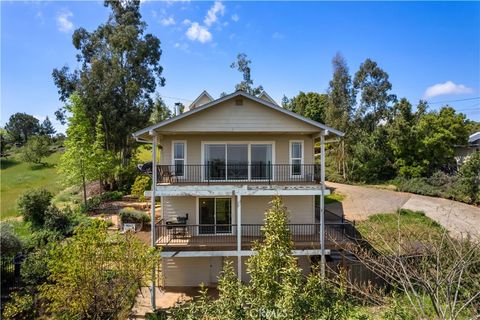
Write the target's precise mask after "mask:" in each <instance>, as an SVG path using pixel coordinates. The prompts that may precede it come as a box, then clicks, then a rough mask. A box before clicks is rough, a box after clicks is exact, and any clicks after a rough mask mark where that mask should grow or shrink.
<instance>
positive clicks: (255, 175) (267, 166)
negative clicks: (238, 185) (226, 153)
mask: <svg viewBox="0 0 480 320" xmlns="http://www.w3.org/2000/svg"><path fill="white" fill-rule="evenodd" d="M251 177H252V180H267V179H271V178H272V145H271V144H252V145H251Z"/></svg>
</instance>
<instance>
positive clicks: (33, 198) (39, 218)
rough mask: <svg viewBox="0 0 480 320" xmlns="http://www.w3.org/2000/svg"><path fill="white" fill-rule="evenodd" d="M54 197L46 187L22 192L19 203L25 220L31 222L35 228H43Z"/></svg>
mask: <svg viewBox="0 0 480 320" xmlns="http://www.w3.org/2000/svg"><path fill="white" fill-rule="evenodd" d="M52 197H53V195H52V194H51V193H50V192H49V191H47V190H46V189H33V190H29V191H27V192H25V193H24V194H22V195H21V196H20V198H19V199H18V201H17V205H18V209H19V211H20V213H21V214H22V215H23V220H25V221H29V222H31V223H32V227H33V228H37V229H38V228H42V227H43V224H44V223H45V212H46V211H47V209H48V207H49V206H50V202H51V200H52Z"/></svg>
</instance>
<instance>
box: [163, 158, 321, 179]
mask: <svg viewBox="0 0 480 320" xmlns="http://www.w3.org/2000/svg"><path fill="white" fill-rule="evenodd" d="M157 182H158V183H207V184H209V183H232V182H233V183H235V182H253V183H255V182H259V183H261V182H264V183H269V184H270V183H274V182H317V183H319V182H320V166H319V165H318V164H272V163H238V164H225V163H223V162H207V163H206V164H186V165H184V164H176V165H157Z"/></svg>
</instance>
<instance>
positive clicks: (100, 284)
mask: <svg viewBox="0 0 480 320" xmlns="http://www.w3.org/2000/svg"><path fill="white" fill-rule="evenodd" d="M91 220H92V223H91V225H90V226H88V227H83V226H82V227H80V228H78V229H77V230H76V232H75V235H74V236H73V237H72V238H70V239H69V240H68V241H63V242H62V243H58V244H56V245H55V246H54V247H53V248H52V249H51V250H49V260H48V268H49V271H50V276H49V281H48V282H47V283H45V284H43V285H42V286H40V296H41V297H43V298H44V299H45V302H46V304H47V309H48V310H49V311H50V312H51V313H52V315H53V317H54V318H56V319H127V318H128V315H129V314H130V312H131V308H132V306H133V305H134V303H135V297H136V295H137V294H138V290H139V289H140V287H141V286H142V285H145V284H144V283H145V281H146V279H147V275H149V274H151V270H152V268H153V266H154V263H156V261H157V260H158V259H159V256H158V254H157V253H156V251H155V249H153V248H148V246H147V245H146V244H144V243H143V242H142V241H141V240H139V239H138V238H137V237H136V236H135V235H131V234H126V235H122V234H119V233H111V232H109V231H108V230H107V228H106V224H105V223H104V222H103V221H98V220H97V221H94V220H93V219H91Z"/></svg>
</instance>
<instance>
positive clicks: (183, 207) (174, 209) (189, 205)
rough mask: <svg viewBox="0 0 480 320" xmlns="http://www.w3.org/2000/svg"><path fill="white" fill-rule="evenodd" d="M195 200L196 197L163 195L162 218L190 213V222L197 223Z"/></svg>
mask: <svg viewBox="0 0 480 320" xmlns="http://www.w3.org/2000/svg"><path fill="white" fill-rule="evenodd" d="M195 201H196V198H195V197H162V212H163V216H162V218H164V219H168V218H169V217H171V216H174V215H176V216H180V217H183V216H185V214H186V213H188V224H197V222H196V203H195Z"/></svg>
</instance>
